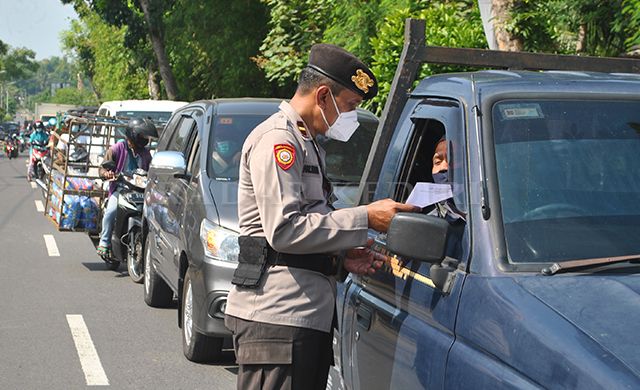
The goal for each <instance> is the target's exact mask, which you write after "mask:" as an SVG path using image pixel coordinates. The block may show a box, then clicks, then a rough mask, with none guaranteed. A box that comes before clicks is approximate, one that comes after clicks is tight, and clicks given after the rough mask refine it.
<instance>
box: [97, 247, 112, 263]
mask: <svg viewBox="0 0 640 390" xmlns="http://www.w3.org/2000/svg"><path fill="white" fill-rule="evenodd" d="M96 252H98V256H100V257H102V259H103V260H105V259H110V258H111V248H109V247H108V246H104V245H99V246H98V248H97V249H96Z"/></svg>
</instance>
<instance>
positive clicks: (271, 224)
mask: <svg viewBox="0 0 640 390" xmlns="http://www.w3.org/2000/svg"><path fill="white" fill-rule="evenodd" d="M298 123H300V124H303V121H302V118H300V116H299V115H298V114H297V113H296V111H295V110H294V109H293V108H292V107H291V105H289V103H287V102H282V103H281V104H280V111H279V112H277V113H276V114H274V115H272V116H271V117H270V118H269V119H267V120H266V121H264V122H263V123H261V124H260V125H258V126H257V127H256V128H255V129H254V130H253V131H252V132H251V134H250V135H249V137H248V138H247V140H246V141H245V143H244V146H243V148H242V157H241V161H240V182H239V187H238V216H239V225H240V234H241V235H247V236H254V237H266V239H267V241H268V242H269V244H270V245H271V246H272V247H273V248H274V249H275V250H276V251H278V252H282V253H291V254H314V253H334V252H338V251H342V250H346V249H350V248H353V247H357V246H364V245H365V244H366V242H367V227H368V218H367V210H366V207H365V206H360V207H354V208H350V209H341V210H333V209H332V208H331V207H330V205H329V203H328V202H327V197H328V195H329V194H326V193H325V191H324V190H323V187H322V172H323V170H324V168H325V163H324V151H323V150H322V149H321V148H320V147H319V146H318V145H317V144H316V143H315V141H314V140H313V138H312V137H311V135H310V133H309V132H308V131H305V130H304V129H306V126H305V127H304V129H302V131H301V130H300V129H298ZM283 150H284V152H283ZM291 150H293V152H291ZM290 158H291V159H292V160H291V159H290ZM305 166H307V168H305ZM313 166H315V167H316V168H317V169H313V168H309V167H313ZM335 299H336V282H335V278H334V277H327V276H325V275H323V274H321V273H318V272H314V271H309V270H305V269H301V268H293V267H286V266H270V267H268V268H267V271H266V274H265V275H264V277H263V278H262V281H261V284H260V286H258V288H256V289H247V288H242V287H237V286H233V287H232V289H231V291H230V292H229V296H228V301H227V308H226V314H228V315H231V316H234V317H239V318H242V319H245V320H251V321H258V322H265V323H270V324H279V325H290V326H298V327H303V328H310V329H316V330H320V331H324V332H329V331H330V330H331V323H332V319H333V312H334V306H335Z"/></svg>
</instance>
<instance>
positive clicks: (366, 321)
mask: <svg viewBox="0 0 640 390" xmlns="http://www.w3.org/2000/svg"><path fill="white" fill-rule="evenodd" d="M372 317H373V311H372V310H371V309H370V308H369V307H368V306H366V305H363V304H359V305H358V307H357V308H356V321H358V327H360V328H362V330H369V329H371V318H372Z"/></svg>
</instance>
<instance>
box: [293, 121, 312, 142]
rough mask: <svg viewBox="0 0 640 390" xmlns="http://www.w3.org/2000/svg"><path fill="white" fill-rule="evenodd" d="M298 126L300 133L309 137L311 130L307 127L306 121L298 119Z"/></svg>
mask: <svg viewBox="0 0 640 390" xmlns="http://www.w3.org/2000/svg"><path fill="white" fill-rule="evenodd" d="M296 126H297V127H298V131H299V132H300V134H302V136H303V137H304V138H309V132H308V131H307V128H306V127H305V125H304V122H302V121H298V123H297V124H296Z"/></svg>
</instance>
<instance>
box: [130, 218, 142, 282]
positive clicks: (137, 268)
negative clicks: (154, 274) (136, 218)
mask: <svg viewBox="0 0 640 390" xmlns="http://www.w3.org/2000/svg"><path fill="white" fill-rule="evenodd" d="M131 234H132V235H133V239H132V240H131V244H130V245H133V251H127V272H129V277H130V278H131V280H132V281H133V283H142V281H143V280H144V252H143V249H144V248H143V246H142V234H141V233H140V230H138V229H136V230H134V231H133V232H131ZM131 252H133V253H131Z"/></svg>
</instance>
